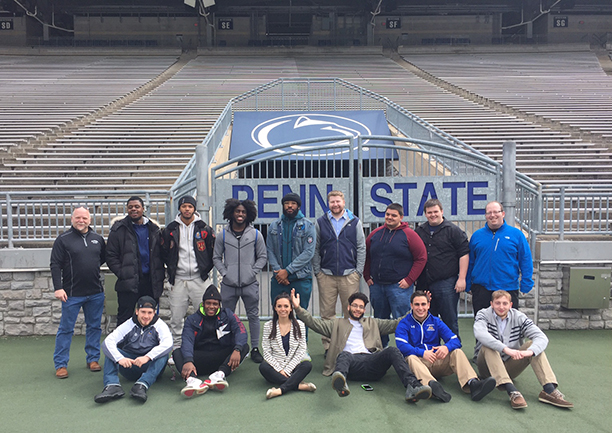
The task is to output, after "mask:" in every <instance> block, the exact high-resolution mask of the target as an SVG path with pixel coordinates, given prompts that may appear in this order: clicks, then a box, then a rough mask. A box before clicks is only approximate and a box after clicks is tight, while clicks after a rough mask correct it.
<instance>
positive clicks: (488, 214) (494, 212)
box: [485, 210, 503, 216]
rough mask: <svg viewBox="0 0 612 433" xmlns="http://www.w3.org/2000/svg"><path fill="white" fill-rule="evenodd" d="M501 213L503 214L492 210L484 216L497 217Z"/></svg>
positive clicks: (500, 211)
mask: <svg viewBox="0 0 612 433" xmlns="http://www.w3.org/2000/svg"><path fill="white" fill-rule="evenodd" d="M502 212H503V210H492V211H491V212H487V213H486V214H485V215H486V216H491V215H497V214H500V213H502Z"/></svg>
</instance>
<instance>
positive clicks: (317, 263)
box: [312, 220, 321, 275]
mask: <svg viewBox="0 0 612 433" xmlns="http://www.w3.org/2000/svg"><path fill="white" fill-rule="evenodd" d="M314 226H315V233H316V238H317V241H316V242H315V250H314V255H313V256H312V273H313V274H315V275H317V274H318V273H319V272H321V227H320V226H319V220H316V221H315V223H314Z"/></svg>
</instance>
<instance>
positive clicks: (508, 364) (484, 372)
mask: <svg viewBox="0 0 612 433" xmlns="http://www.w3.org/2000/svg"><path fill="white" fill-rule="evenodd" d="M529 346H531V341H528V342H527V343H525V344H523V345H522V346H521V347H520V349H519V350H527V349H528V348H529ZM476 363H477V364H478V371H479V372H480V375H481V376H482V377H489V376H493V377H494V378H495V381H496V382H497V386H500V385H505V384H507V383H512V379H514V378H516V377H518V375H519V374H521V373H522V372H523V370H525V369H526V368H527V366H528V365H529V364H531V368H532V369H533V372H534V373H535V375H536V377H537V378H538V381H540V385H542V386H544V385H546V384H547V383H553V384H555V385H556V384H557V378H556V376H555V373H553V371H552V368H551V367H550V364H549V363H548V358H547V357H546V353H544V352H542V353H540V354H539V355H538V356H532V357H530V358H523V359H512V358H509V359H508V360H507V361H505V362H504V361H503V360H502V357H501V354H500V353H499V352H498V351H496V350H493V349H489V348H488V347H485V346H482V348H481V349H480V352H479V353H478V358H477V360H476Z"/></svg>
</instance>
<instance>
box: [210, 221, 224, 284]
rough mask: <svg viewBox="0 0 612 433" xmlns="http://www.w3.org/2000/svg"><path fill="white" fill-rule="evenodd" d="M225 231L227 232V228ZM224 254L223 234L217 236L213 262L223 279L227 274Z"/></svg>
mask: <svg viewBox="0 0 612 433" xmlns="http://www.w3.org/2000/svg"><path fill="white" fill-rule="evenodd" d="M223 230H225V228H224V229H223ZM224 253H225V243H224V241H223V233H219V236H217V239H216V241H215V248H214V252H213V259H212V260H213V263H214V265H215V268H217V271H218V272H219V274H221V276H222V277H225V274H227V266H225V263H223V254H224Z"/></svg>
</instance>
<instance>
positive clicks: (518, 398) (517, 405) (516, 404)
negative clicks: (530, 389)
mask: <svg viewBox="0 0 612 433" xmlns="http://www.w3.org/2000/svg"><path fill="white" fill-rule="evenodd" d="M510 406H511V407H512V409H524V408H526V407H527V402H526V401H525V398H524V397H523V394H521V393H520V392H518V391H513V392H511V393H510Z"/></svg>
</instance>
